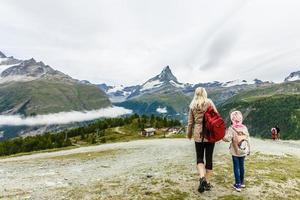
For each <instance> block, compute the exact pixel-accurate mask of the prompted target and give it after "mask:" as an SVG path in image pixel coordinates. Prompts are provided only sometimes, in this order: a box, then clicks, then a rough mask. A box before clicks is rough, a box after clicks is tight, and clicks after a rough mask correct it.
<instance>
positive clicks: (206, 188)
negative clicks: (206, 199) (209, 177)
mask: <svg viewBox="0 0 300 200" xmlns="http://www.w3.org/2000/svg"><path fill="white" fill-rule="evenodd" d="M205 183H206V184H205V185H204V189H205V190H206V191H209V190H211V188H212V185H211V184H210V183H208V182H207V181H206V182H205Z"/></svg>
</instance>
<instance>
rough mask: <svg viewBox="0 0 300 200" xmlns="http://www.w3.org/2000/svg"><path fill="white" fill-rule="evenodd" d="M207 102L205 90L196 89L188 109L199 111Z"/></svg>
mask: <svg viewBox="0 0 300 200" xmlns="http://www.w3.org/2000/svg"><path fill="white" fill-rule="evenodd" d="M207 101H208V98H207V92H206V90H205V88H202V87H198V88H197V89H196V90H195V95H194V98H193V100H192V102H191V104H190V109H193V108H200V109H201V108H203V107H204V105H205V103H206V102H207Z"/></svg>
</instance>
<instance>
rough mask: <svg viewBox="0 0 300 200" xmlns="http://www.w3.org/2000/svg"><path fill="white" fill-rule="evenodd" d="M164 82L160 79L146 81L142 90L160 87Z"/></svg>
mask: <svg viewBox="0 0 300 200" xmlns="http://www.w3.org/2000/svg"><path fill="white" fill-rule="evenodd" d="M162 84H163V82H160V81H159V80H155V81H150V82H147V83H145V84H144V85H143V87H142V89H141V90H140V91H144V90H150V89H152V88H157V87H160V86H161V85H162Z"/></svg>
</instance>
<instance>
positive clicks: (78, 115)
mask: <svg viewBox="0 0 300 200" xmlns="http://www.w3.org/2000/svg"><path fill="white" fill-rule="evenodd" d="M131 113H132V111H131V110H128V109H125V108H122V107H109V108H103V109H99V110H91V111H85V112H79V111H71V112H59V113H54V114H47V115H37V116H33V117H22V116H21V115H0V126H3V125H10V126H21V125H24V126H38V125H53V124H69V123H72V122H82V121H89V120H94V119H98V118H102V117H105V118H113V117H118V116H121V115H125V114H131Z"/></svg>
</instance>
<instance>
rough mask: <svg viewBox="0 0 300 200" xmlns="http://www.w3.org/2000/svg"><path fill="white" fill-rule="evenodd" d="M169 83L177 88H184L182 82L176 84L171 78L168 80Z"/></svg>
mask: <svg viewBox="0 0 300 200" xmlns="http://www.w3.org/2000/svg"><path fill="white" fill-rule="evenodd" d="M169 83H171V84H172V85H173V86H175V87H177V88H184V84H178V83H176V82H175V81H173V80H171V81H169Z"/></svg>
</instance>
